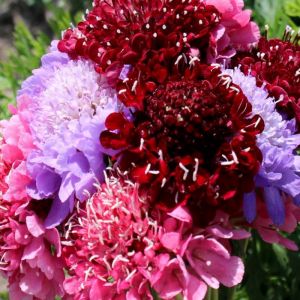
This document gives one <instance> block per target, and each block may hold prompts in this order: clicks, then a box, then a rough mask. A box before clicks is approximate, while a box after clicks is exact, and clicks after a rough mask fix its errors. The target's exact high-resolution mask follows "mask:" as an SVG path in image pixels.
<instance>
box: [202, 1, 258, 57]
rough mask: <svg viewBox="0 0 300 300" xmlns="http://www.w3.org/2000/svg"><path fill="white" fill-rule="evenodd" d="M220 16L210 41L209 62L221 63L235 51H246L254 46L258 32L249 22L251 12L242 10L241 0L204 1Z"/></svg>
mask: <svg viewBox="0 0 300 300" xmlns="http://www.w3.org/2000/svg"><path fill="white" fill-rule="evenodd" d="M206 4H209V5H213V6H215V7H216V8H217V10H218V11H219V12H220V13H221V14H222V20H221V23H220V25H219V26H218V27H217V28H216V29H215V31H214V32H213V34H212V39H211V48H210V50H211V52H210V53H209V57H208V59H209V61H210V62H215V61H218V62H223V60H224V59H228V58H230V57H232V56H234V55H235V53H236V50H247V49H249V47H250V46H251V45H252V44H255V43H256V42H257V41H258V39H259V37H260V32H259V28H258V26H257V24H256V23H254V22H251V21H250V17H251V11H250V10H248V9H246V10H243V8H244V1H243V0H222V1H220V0H206Z"/></svg>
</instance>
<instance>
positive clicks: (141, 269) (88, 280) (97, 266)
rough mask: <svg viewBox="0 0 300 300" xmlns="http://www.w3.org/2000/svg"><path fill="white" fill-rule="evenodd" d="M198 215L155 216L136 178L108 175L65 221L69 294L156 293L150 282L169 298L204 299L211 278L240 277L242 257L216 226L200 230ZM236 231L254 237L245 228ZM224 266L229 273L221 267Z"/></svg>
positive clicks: (215, 281)
mask: <svg viewBox="0 0 300 300" xmlns="http://www.w3.org/2000/svg"><path fill="white" fill-rule="evenodd" d="M191 221H192V218H191V216H190V215H189V213H188V212H187V211H185V210H184V209H182V208H179V209H177V210H175V211H174V212H173V213H172V214H170V215H161V214H160V213H159V212H154V211H153V212H152V213H151V215H149V209H148V205H147V202H145V199H143V198H140V197H139V194H138V189H137V185H134V184H133V183H132V182H127V183H123V184H122V183H120V180H119V179H118V178H110V179H107V181H106V183H105V184H103V185H102V186H99V190H98V192H97V193H96V194H94V195H93V196H92V198H90V199H89V200H88V201H87V202H86V203H85V204H84V206H83V207H79V206H78V207H77V214H75V215H73V216H72V217H71V218H70V220H69V221H68V222H67V223H66V225H65V226H66V231H65V239H66V240H65V242H64V241H63V242H62V243H63V244H64V245H65V246H63V251H64V257H65V258H66V265H67V267H68V268H69V270H70V275H71V276H70V278H68V279H66V281H65V289H66V292H67V293H68V294H70V295H72V298H70V299H115V298H118V296H121V299H152V296H151V293H150V289H149V287H150V286H151V287H152V288H153V289H154V290H155V291H156V292H157V293H158V295H159V296H160V297H161V298H163V299H173V298H174V297H175V296H176V295H178V294H180V293H182V294H183V296H184V299H201V298H203V297H204V295H205V292H206V285H209V286H211V287H213V288H218V287H219V285H220V283H222V284H224V285H225V286H228V287H230V286H233V285H235V284H237V283H239V282H240V281H241V279H242V276H243V273H244V267H243V263H242V260H241V259H240V258H238V257H235V256H231V255H230V252H229V251H228V249H226V248H225V247H224V245H222V240H223V239H224V237H223V236H221V237H220V236H216V235H215V234H214V233H213V232H214V231H213V228H214V226H211V228H210V232H211V233H210V234H209V233H203V234H193V233H192V229H193V230H194V228H192V226H191ZM234 234H235V236H238V238H245V237H248V233H247V232H246V233H245V232H243V231H242V230H239V231H237V232H235V233H234ZM187 266H188V267H187ZM223 268H226V269H227V271H228V272H226V273H225V274H222V271H221V270H222V269H223Z"/></svg>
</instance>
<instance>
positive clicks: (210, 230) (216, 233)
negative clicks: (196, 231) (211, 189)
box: [205, 211, 251, 240]
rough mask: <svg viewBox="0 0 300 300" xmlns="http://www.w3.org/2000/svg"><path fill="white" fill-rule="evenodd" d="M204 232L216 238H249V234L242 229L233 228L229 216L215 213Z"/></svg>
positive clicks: (218, 212)
mask: <svg viewBox="0 0 300 300" xmlns="http://www.w3.org/2000/svg"><path fill="white" fill-rule="evenodd" d="M205 232H206V233H207V234H210V235H212V236H213V237H216V238H221V239H232V240H243V239H247V238H250V237H251V233H250V232H249V231H247V230H245V229H242V228H238V229H236V228H234V227H233V225H232V224H231V223H230V220H229V215H228V214H226V213H224V212H222V211H217V212H216V216H215V219H214V220H213V221H212V222H211V223H210V225H209V226H208V227H206V229H205Z"/></svg>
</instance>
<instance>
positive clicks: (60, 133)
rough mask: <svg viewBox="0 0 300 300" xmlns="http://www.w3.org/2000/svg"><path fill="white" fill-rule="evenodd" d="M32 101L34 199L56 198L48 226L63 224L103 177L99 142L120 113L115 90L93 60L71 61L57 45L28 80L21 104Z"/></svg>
mask: <svg viewBox="0 0 300 300" xmlns="http://www.w3.org/2000/svg"><path fill="white" fill-rule="evenodd" d="M25 96H26V97H30V98H31V102H32V105H31V106H30V107H29V108H28V110H29V111H30V113H31V115H30V116H28V122H30V130H31V133H32V136H33V140H34V144H35V145H36V147H37V149H36V150H35V151H32V152H31V153H30V155H29V157H28V159H27V168H28V171H29V174H30V176H31V177H32V182H31V184H30V185H29V186H28V193H29V195H30V196H31V197H32V198H33V199H37V200H41V199H45V198H51V199H53V206H52V210H51V211H50V213H49V216H48V218H47V219H46V221H45V222H46V226H48V227H49V226H50V227H51V226H52V227H53V226H55V225H58V224H59V223H60V222H61V221H62V220H63V219H64V218H65V217H66V215H67V214H68V213H69V212H70V211H71V210H72V208H73V203H74V199H75V198H78V199H79V200H81V201H83V200H85V199H86V198H87V196H86V194H85V190H88V191H90V192H93V191H94V190H95V189H94V188H93V183H94V182H96V181H97V180H100V181H101V180H102V179H103V173H102V171H103V169H104V168H105V167H106V166H105V161H104V153H109V152H107V151H105V150H104V149H103V148H102V147H101V145H100V143H99V139H98V137H99V135H100V133H101V131H102V130H103V129H104V121H105V119H106V117H107V116H108V115H109V114H110V113H112V112H116V111H120V110H121V105H120V104H119V102H118V100H117V98H116V94H115V92H114V90H112V89H111V88H110V87H108V86H107V82H106V80H105V78H104V77H103V76H100V75H99V74H97V73H96V72H95V70H94V67H93V65H92V63H91V62H88V61H86V60H77V61H72V60H70V59H69V58H68V56H67V55H66V54H63V53H60V52H59V51H58V50H57V48H56V43H55V42H54V43H53V45H52V48H51V52H50V53H49V54H47V55H45V56H44V57H43V58H42V66H41V68H39V69H38V70H36V71H35V72H34V75H33V76H32V77H30V78H29V79H28V80H26V81H25V82H24V84H23V87H22V90H21V91H20V93H19V100H18V102H19V105H21V103H22V101H23V100H22V99H23V98H24V97H25Z"/></svg>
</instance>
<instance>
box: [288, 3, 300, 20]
mask: <svg viewBox="0 0 300 300" xmlns="http://www.w3.org/2000/svg"><path fill="white" fill-rule="evenodd" d="M284 9H285V12H286V14H287V15H288V16H291V17H300V0H290V1H286V3H285V5H284Z"/></svg>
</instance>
